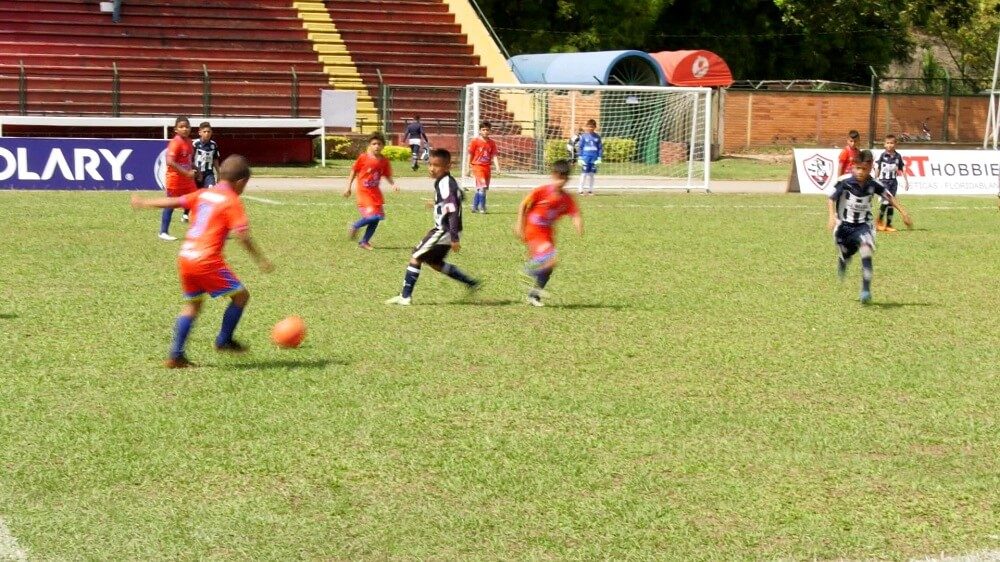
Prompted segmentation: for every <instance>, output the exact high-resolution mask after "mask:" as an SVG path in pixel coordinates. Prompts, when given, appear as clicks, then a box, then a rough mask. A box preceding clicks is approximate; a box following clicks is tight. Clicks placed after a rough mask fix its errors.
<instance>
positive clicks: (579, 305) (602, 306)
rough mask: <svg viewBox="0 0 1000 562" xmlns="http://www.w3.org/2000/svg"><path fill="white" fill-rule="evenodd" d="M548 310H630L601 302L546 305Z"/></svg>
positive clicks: (621, 305) (622, 306)
mask: <svg viewBox="0 0 1000 562" xmlns="http://www.w3.org/2000/svg"><path fill="white" fill-rule="evenodd" d="M545 306H546V307H547V308H562V309H565V310H587V309H594V310H624V309H626V308H629V307H627V306H625V305H623V304H604V303H600V302H580V303H568V304H546V305H545Z"/></svg>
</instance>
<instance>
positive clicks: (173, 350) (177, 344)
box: [170, 316, 194, 359]
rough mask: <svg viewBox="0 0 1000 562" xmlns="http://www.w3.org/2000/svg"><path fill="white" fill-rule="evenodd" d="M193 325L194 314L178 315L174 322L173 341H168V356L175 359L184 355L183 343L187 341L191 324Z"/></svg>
mask: <svg viewBox="0 0 1000 562" xmlns="http://www.w3.org/2000/svg"><path fill="white" fill-rule="evenodd" d="M193 325H194V316H178V317H177V322H176V323H174V341H173V342H171V343H170V358H171V359H177V358H178V357H180V356H182V355H184V344H185V343H187V339H188V334H190V333H191V326H193Z"/></svg>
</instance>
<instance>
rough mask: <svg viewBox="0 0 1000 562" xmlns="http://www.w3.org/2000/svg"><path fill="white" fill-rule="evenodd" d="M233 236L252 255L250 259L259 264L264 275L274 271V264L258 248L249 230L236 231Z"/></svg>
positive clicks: (240, 229) (244, 228)
mask: <svg viewBox="0 0 1000 562" xmlns="http://www.w3.org/2000/svg"><path fill="white" fill-rule="evenodd" d="M233 234H234V235H235V236H236V239H237V240H239V241H240V245H242V246H243V249H244V250H246V251H247V253H248V254H250V258H251V259H253V261H254V263H256V264H257V267H259V268H260V270H261V271H263V272H264V273H270V272H272V271H274V264H272V263H271V260H269V259H267V258H266V257H264V254H263V253H262V252H261V251H260V248H258V247H257V244H255V243H254V241H253V238H251V237H250V229H249V228H246V227H243V228H239V229H236V231H235V232H234V233H233Z"/></svg>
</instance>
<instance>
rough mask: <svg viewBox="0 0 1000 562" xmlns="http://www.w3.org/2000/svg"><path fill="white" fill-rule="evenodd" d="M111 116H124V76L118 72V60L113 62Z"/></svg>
mask: <svg viewBox="0 0 1000 562" xmlns="http://www.w3.org/2000/svg"><path fill="white" fill-rule="evenodd" d="M111 73H112V75H111V116H112V117H121V116H122V78H121V75H120V74H119V73H118V62H116V61H114V62H112V63H111Z"/></svg>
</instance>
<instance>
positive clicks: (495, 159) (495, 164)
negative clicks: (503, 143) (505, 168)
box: [493, 153, 500, 174]
mask: <svg viewBox="0 0 1000 562" xmlns="http://www.w3.org/2000/svg"><path fill="white" fill-rule="evenodd" d="M493 169H494V170H496V172H497V173H498V174H499V173H500V158H499V155H498V154H496V153H493Z"/></svg>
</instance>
